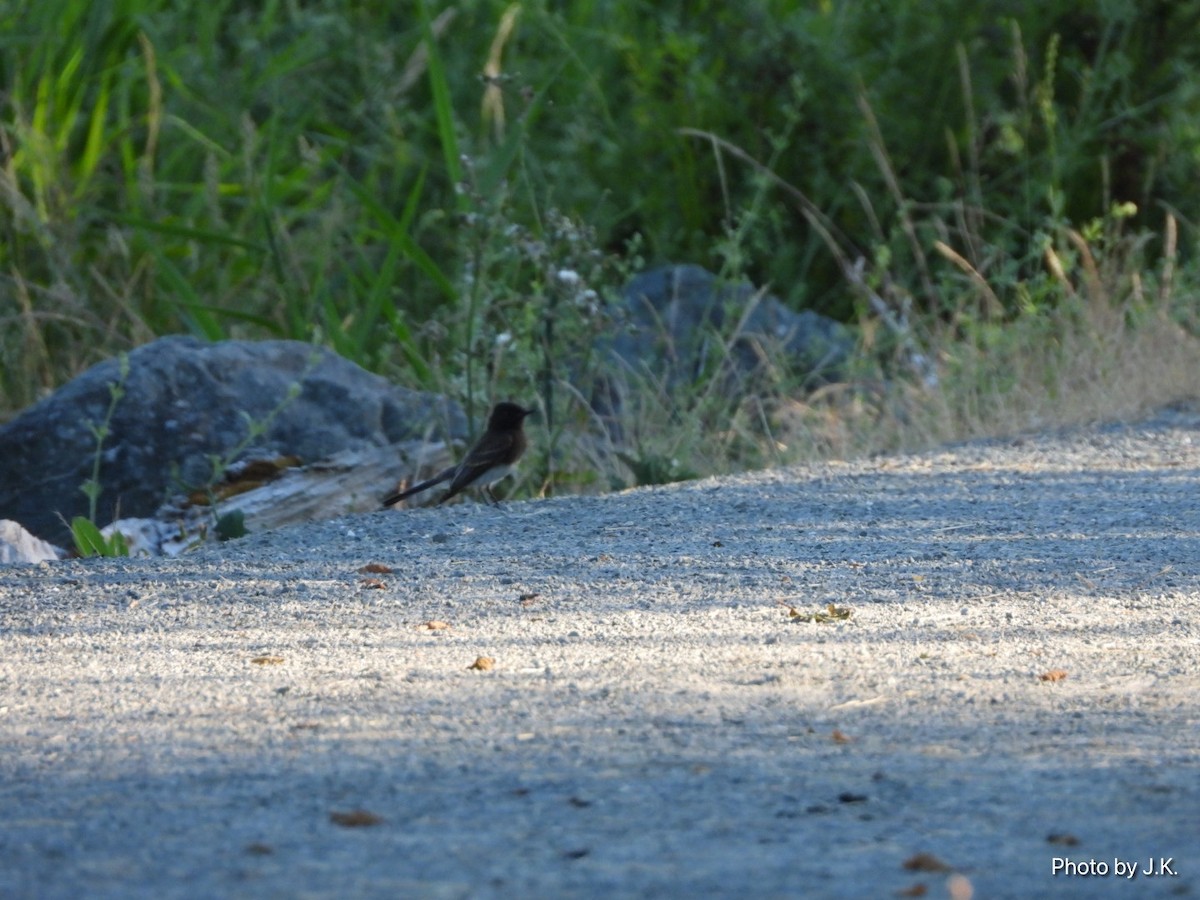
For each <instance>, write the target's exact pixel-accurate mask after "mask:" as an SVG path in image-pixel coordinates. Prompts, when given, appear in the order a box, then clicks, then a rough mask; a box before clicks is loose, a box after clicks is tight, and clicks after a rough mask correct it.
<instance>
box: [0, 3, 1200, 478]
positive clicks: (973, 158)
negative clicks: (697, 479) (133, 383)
mask: <svg viewBox="0 0 1200 900" xmlns="http://www.w3.org/2000/svg"><path fill="white" fill-rule="evenodd" d="M0 16H2V18H0V90H2V94H0V101H2V103H3V107H2V113H0V117H2V118H0V158H2V159H3V173H2V175H0V198H2V203H0V229H2V232H3V233H2V240H0V321H2V322H3V329H0V357H2V362H3V367H2V369H0V387H2V390H3V404H2V407H0V418H3V417H7V416H10V415H11V414H12V413H13V412H14V411H16V410H18V409H20V408H21V407H23V406H25V405H27V404H28V403H30V402H32V401H34V400H35V399H37V397H38V396H40V395H41V394H43V393H44V392H45V391H46V390H48V389H51V388H53V387H56V386H58V385H59V384H61V383H62V382H63V381H65V380H66V379H67V378H69V377H70V376H71V375H73V374H75V373H77V372H78V371H79V370H81V369H82V368H83V367H86V366H87V365H89V364H91V363H93V362H95V361H97V360H98V359H100V358H103V357H106V356H110V355H112V354H113V353H115V352H119V351H121V350H123V349H127V348H129V347H131V346H136V345H137V344H140V343H142V342H145V341H147V340H150V339H152V338H153V337H155V336H157V335H161V334H166V333H172V332H179V331H188V332H192V333H195V334H198V335H202V336H204V337H207V338H210V339H219V338H223V337H232V336H237V337H272V336H273V337H291V338H298V339H301V340H317V341H320V342H323V343H327V344H329V345H330V346H332V347H333V348H334V349H336V350H337V351H339V352H340V353H342V354H344V355H346V356H348V357H350V358H351V359H354V360H356V361H357V362H359V363H361V364H362V365H364V366H366V367H368V368H370V369H373V370H375V371H378V372H381V373H382V374H385V375H387V376H388V377H390V378H393V379H394V380H396V381H397V382H399V383H403V384H408V385H411V386H416V387H425V388H430V389H434V390H439V391H445V392H449V393H451V394H453V395H455V396H457V397H459V398H460V399H463V400H465V401H467V402H468V404H469V405H470V406H471V407H472V409H473V411H476V412H477V411H478V407H480V406H481V405H482V404H484V403H486V401H487V399H488V398H489V397H494V396H531V395H533V394H535V393H538V392H541V393H543V394H544V393H545V391H546V385H547V384H549V383H550V377H551V376H552V377H554V378H558V377H560V376H561V374H562V373H561V371H559V370H558V369H556V368H555V366H556V361H559V362H561V360H563V359H566V358H568V357H569V358H578V354H579V353H580V352H582V351H581V348H584V347H586V346H589V345H590V338H591V336H592V335H594V334H595V333H597V332H598V331H600V330H603V329H604V328H607V327H609V323H608V322H607V320H606V319H605V317H604V314H603V301H604V300H605V299H606V298H611V297H612V296H613V295H614V294H615V292H617V291H618V290H619V288H620V285H621V284H622V282H623V280H624V279H625V278H626V277H627V276H628V275H629V274H630V273H631V272H633V271H636V270H637V269H638V268H640V267H643V266H645V265H649V264H653V263H659V262H666V261H670V262H695V263H699V264H702V265H705V266H707V267H708V268H710V269H712V270H714V271H720V272H722V273H723V274H724V275H726V276H729V277H743V276H744V277H748V278H750V279H751V280H753V281H754V282H755V283H757V284H769V285H770V287H771V289H772V291H773V292H774V293H776V294H777V295H779V296H780V297H781V298H783V299H784V300H785V301H786V302H787V303H789V304H790V305H792V306H793V307H795V308H804V307H807V308H812V309H815V310H817V311H820V312H823V313H825V314H827V315H831V316H834V317H837V318H839V319H842V320H843V321H847V322H849V323H852V324H854V325H855V326H856V327H858V328H860V330H861V335H862V346H863V362H862V370H861V371H862V375H861V378H858V379H856V382H855V384H854V385H852V386H850V387H849V388H847V389H845V390H842V391H827V392H825V394H824V395H823V396H821V397H818V398H812V397H802V396H799V395H798V394H797V393H796V392H795V391H794V390H792V389H791V386H790V385H789V384H788V383H787V382H786V380H785V381H781V382H780V383H778V384H776V385H775V387H774V392H773V393H772V394H771V395H769V396H764V395H758V396H755V397H750V398H748V397H733V398H730V397H724V396H720V392H714V391H708V390H704V389H703V386H698V388H697V393H696V398H695V399H694V400H690V399H689V398H679V397H673V398H670V401H669V403H668V398H665V397H663V396H662V393H663V392H662V391H661V390H656V388H655V385H654V384H653V383H652V381H650V380H648V381H647V384H646V397H645V398H644V402H643V403H642V405H641V406H640V407H639V408H640V409H641V412H642V415H644V416H646V419H647V422H650V423H652V422H661V421H665V420H664V419H663V417H662V415H661V413H662V411H663V409H664V408H665V407H666V406H668V405H670V406H671V407H672V409H671V411H672V412H673V413H676V414H677V413H679V412H680V410H682V411H683V412H684V415H682V416H680V415H676V416H675V417H674V419H673V421H674V422H676V423H677V425H678V424H679V423H683V424H684V426H685V427H682V428H680V427H675V428H673V429H672V433H671V435H670V436H665V435H655V434H654V429H653V428H645V429H642V430H640V431H639V432H638V433H639V434H640V435H641V436H642V437H641V438H640V440H641V442H642V444H643V446H640V447H639V448H638V449H639V452H643V453H645V454H652V455H654V454H656V455H660V456H663V457H672V458H674V457H678V456H686V457H687V459H686V460H685V464H684V466H683V468H685V469H693V470H699V471H703V470H711V469H719V468H723V467H727V466H738V465H753V464H756V463H759V462H762V461H772V460H777V459H783V458H788V457H789V456H790V455H792V454H794V453H797V452H800V453H803V452H805V451H807V450H810V449H814V448H815V449H816V450H817V451H818V452H834V453H845V452H853V451H855V450H859V449H865V448H870V447H879V446H897V445H903V444H906V443H912V442H914V441H920V440H924V439H936V438H943V437H948V436H953V435H960V434H968V433H974V432H980V431H997V430H1004V429H1009V428H1014V427H1028V426H1029V425H1036V424H1043V423H1045V422H1047V421H1055V420H1064V419H1071V418H1079V417H1089V416H1096V415H1121V414H1126V413H1129V412H1131V411H1136V409H1138V408H1140V407H1142V406H1145V405H1148V404H1152V403H1156V402H1164V401H1166V400H1170V399H1176V398H1177V397H1179V396H1181V395H1185V394H1188V393H1191V392H1194V390H1195V387H1194V381H1193V379H1194V376H1193V375H1192V374H1191V369H1192V366H1191V365H1189V363H1190V361H1191V360H1192V359H1193V358H1194V351H1195V345H1194V341H1193V339H1192V337H1191V332H1192V330H1193V329H1194V327H1195V325H1196V321H1197V319H1196V310H1195V298H1196V265H1197V263H1196V259H1195V256H1196V252H1195V251H1196V248H1197V233H1196V223H1197V222H1200V208H1198V207H1200V193H1198V192H1197V191H1196V190H1195V184H1196V181H1197V176H1198V175H1200V77H1198V75H1200V41H1197V40H1196V35H1197V34H1200V2H1196V0H1170V2H1168V0H1156V2H1151V0H1147V2H1136V0H1104V2H1099V3H1095V4H1084V5H1080V4H1078V3H1075V2H1068V0H1046V2H1039V3H1031V2H1020V0H987V2H981V3H975V4H961V3H954V2H950V0H930V2H921V3H883V2H862V3H833V2H830V0H822V2H814V3H808V4H797V3H792V2H782V0H752V2H748V3H743V4H727V3H717V2H709V0H696V2H690V3H679V2H676V3H669V2H668V3H658V2H655V3H651V2H640V3H628V2H615V0H590V2H589V0H583V2H578V3H571V4H563V3H552V2H549V0H538V2H530V3H525V4H512V5H509V4H507V3H502V2H492V0H463V2H460V3H455V4H435V3H433V2H432V0H406V2H401V3H381V2H373V0H323V2H300V0H265V2H257V3H246V2H241V0H213V2H209V3H205V4H178V3H169V2H166V0H105V2H89V0H15V2H14V0H9V3H8V4H6V11H5V12H3V13H2V14H0ZM562 270H570V271H573V272H576V273H578V274H579V275H580V276H582V282H580V283H581V284H583V285H584V286H586V287H587V288H588V289H590V290H594V291H595V297H597V298H599V300H598V302H596V303H590V302H589V303H580V302H574V301H577V300H578V297H579V296H580V295H579V293H578V290H579V288H578V284H576V285H575V287H573V288H572V291H574V292H575V293H573V294H572V295H571V296H570V297H567V296H564V295H563V291H564V288H563V286H562V284H561V283H560V281H558V280H556V278H555V273H557V272H559V271H562ZM588 296H589V297H591V296H592V295H591V294H588ZM548 309H553V310H554V312H553V315H554V317H555V319H556V329H555V331H554V332H553V338H552V339H551V343H550V344H549V345H548V344H547V331H546V329H545V320H546V318H547V315H548V313H547V310H548ZM917 352H920V353H922V354H924V356H925V357H927V358H929V359H931V360H933V361H934V363H935V364H936V366H937V369H938V372H939V373H940V378H939V380H938V384H937V386H936V387H935V386H934V385H933V383H932V380H931V379H929V378H925V379H924V380H922V379H921V377H919V374H920V373H913V372H911V371H909V370H910V369H911V368H912V367H911V362H912V359H913V358H914V354H915V353H917ZM556 397H557V399H556V401H555V403H556V404H558V405H561V406H563V407H564V408H563V409H561V410H559V414H558V418H557V421H559V422H570V421H572V419H573V417H574V421H577V422H578V421H582V420H583V419H584V418H585V415H584V413H583V411H582V408H581V404H578V403H577V402H576V401H575V398H573V396H572V394H571V393H570V391H569V389H567V390H560V391H558V392H557V394H556ZM568 407H570V408H569V409H568ZM729 422H732V423H733V424H732V425H731V426H729V427H728V428H725V427H724V425H725V423H729ZM714 423H719V424H720V426H721V427H720V428H719V429H718V430H719V431H720V433H721V435H722V439H721V440H720V441H718V444H720V446H719V447H718V448H715V449H714V447H713V446H712V442H711V441H710V442H707V443H701V442H698V441H696V440H695V435H698V434H700V433H703V432H704V431H705V430H708V431H709V432H711V431H712V429H713V427H715V426H714ZM560 449H561V448H560ZM581 452H584V451H581ZM568 455H569V454H568ZM593 463H594V461H589V462H588V465H591V464H593ZM559 465H560V472H561V471H563V470H564V469H570V468H571V465H570V464H565V466H564V464H562V463H561V462H560V464H559ZM578 468H580V469H584V468H587V466H585V465H583V464H580V465H579V466H578Z"/></svg>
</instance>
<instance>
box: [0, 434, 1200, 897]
mask: <svg viewBox="0 0 1200 900" xmlns="http://www.w3.org/2000/svg"><path fill="white" fill-rule="evenodd" d="M382 487H385V486H381V488H382ZM1198 489H1200V417H1197V416H1195V415H1193V414H1190V413H1186V412H1171V413H1163V414H1162V415H1160V416H1158V417H1157V418H1155V419H1153V420H1151V421H1149V422H1145V423H1140V424H1137V425H1131V426H1108V427H1103V428H1095V429H1087V430H1080V431H1071V432H1065V433H1061V434H1055V435H1044V436H1038V437H1029V438H1023V439H1020V440H1016V441H1004V442H988V443H976V444H970V445H963V446H955V447H948V448H943V449H941V450H938V451H935V452H931V453H927V454H920V455H914V456H901V457H888V458H881V459H876V460H868V461H863V462H855V463H830V464H824V465H812V466H804V467H798V468H791V469H783V470H776V471H770V472H761V473H754V474H748V475H741V476H737V477H730V478H722V479H711V480H706V481H698V482H691V483H687V484H681V485H672V486H668V487H663V488H657V489H648V490H637V491H629V492H625V493H621V494H614V495H610V496H605V497H596V498H562V499H556V500H548V501H534V502H528V503H510V504H507V505H506V506H505V507H502V508H501V509H499V510H496V509H492V508H490V507H486V506H483V505H479V504H466V505H462V506H456V507H453V508H448V509H429V510H415V511H390V512H380V513H376V514H371V515H366V516H356V517H349V518H344V519H337V520H333V521H330V522H325V523H321V524H315V525H312V526H306V527H301V528H295V529H291V530H286V531H280V532H277V533H273V534H263V535H254V536H250V537H248V538H246V539H244V540H241V541H238V542H235V543H232V544H228V545H225V546H223V547H220V548H216V549H213V550H208V551H204V552H201V553H197V554H194V555H191V556H188V557H186V558H183V559H177V560H134V561H71V562H64V563H53V564H49V563H48V564H41V565H37V566H10V567H5V568H3V569H0V810H3V815H2V816H0V896H2V897H6V898H7V897H13V898H23V897H37V898H58V897H62V898H68V897H70V898H79V897H88V898H106V897H122V898H124V897H155V898H170V897H181V898H182V897H188V898H192V897H246V898H260V897H330V898H332V897H497V898H499V897H594V896H620V897H666V896H693V897H696V896H701V897H707V896H756V897H758V896H761V897H799V896H831V897H886V896H897V895H904V893H903V892H908V894H907V895H909V896H917V895H918V894H917V893H916V891H918V890H919V889H920V888H921V887H924V888H926V889H927V890H928V894H927V896H931V897H945V896H955V897H968V896H971V895H972V892H973V894H974V896H975V897H977V898H991V897H1034V896H1049V895H1054V896H1068V897H1069V896H1080V897H1084V896H1086V897H1093V896H1121V897H1139V898H1140V897H1173V896H1196V895H1197V894H1198V893H1200V713H1198V698H1200V690H1198V688H1200V545H1198V538H1200V514H1198V511H1197V496H1198ZM371 563H375V564H380V565H381V566H386V567H390V570H391V571H385V572H378V573H364V572H362V571H361V567H363V566H365V565H367V564H371ZM831 604H832V605H833V606H834V610H833V615H832V616H830V621H824V622H822V621H805V618H806V617H810V618H811V617H813V616H815V614H818V613H825V614H826V616H829V615H830V610H829V606H830V605H831ZM843 609H844V610H848V611H849V618H838V616H840V615H842V613H841V612H839V610H843ZM481 658H483V659H485V660H487V659H490V660H491V661H492V662H491V663H490V664H489V663H487V662H484V661H480V662H478V663H476V661H477V660H480V659H481ZM489 665H490V667H489ZM472 666H475V667H474V668H472ZM1160 859H1161V860H1167V859H1169V860H1170V862H1169V863H1168V864H1167V871H1164V872H1163V873H1162V874H1154V875H1146V874H1144V873H1143V872H1142V871H1141V870H1142V869H1144V868H1145V867H1146V866H1147V865H1148V863H1150V861H1154V864H1155V867H1156V868H1157V866H1158V861H1159V860H1160ZM1130 863H1132V864H1134V865H1135V866H1136V872H1135V876H1134V877H1133V878H1132V879H1129V878H1127V877H1125V874H1124V873H1125V869H1124V868H1123V867H1124V866H1125V865H1126V864H1130ZM1105 870H1107V874H1104V871H1105ZM1171 871H1173V872H1175V873H1176V874H1175V875H1171V874H1169V872H1171Z"/></svg>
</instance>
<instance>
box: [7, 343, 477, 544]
mask: <svg viewBox="0 0 1200 900" xmlns="http://www.w3.org/2000/svg"><path fill="white" fill-rule="evenodd" d="M128 362H129V373H128V376H127V377H126V378H125V380H124V391H125V393H124V396H123V398H122V399H121V400H120V401H119V402H118V403H117V405H116V409H115V413H114V415H113V418H112V421H111V423H110V432H109V436H108V437H107V439H106V440H105V441H104V445H103V451H102V454H101V463H100V485H101V494H100V501H99V508H98V511H97V517H96V518H97V520H98V521H97V524H98V525H105V524H106V523H108V522H109V521H111V520H112V519H115V518H117V517H118V516H121V517H133V516H152V515H153V514H154V512H155V511H156V510H157V509H158V507H159V505H160V504H161V503H162V502H163V501H164V500H165V499H166V498H167V497H168V496H169V495H171V494H174V493H176V492H178V491H181V490H185V489H190V488H195V487H197V486H203V485H205V484H208V483H209V482H211V481H212V479H213V463H212V459H213V458H214V457H216V458H220V459H224V458H225V457H227V456H228V455H230V454H231V453H233V454H235V455H236V457H237V458H239V459H240V458H246V457H248V456H265V455H276V454H278V455H292V456H297V457H299V458H300V459H301V460H302V461H304V462H313V461H317V460H322V459H326V458H328V457H331V456H333V455H334V454H336V453H339V452H341V451H345V450H359V449H365V448H373V447H380V446H384V445H389V444H395V443H399V442H402V441H411V440H414V439H417V438H420V437H422V436H424V435H426V434H427V433H429V432H431V431H432V432H433V436H436V437H443V438H445V437H450V438H456V439H458V438H462V437H464V436H465V433H466V422H465V418H464V416H463V414H462V412H461V410H459V409H458V407H457V406H455V405H453V404H451V403H449V402H447V401H445V400H443V399H440V398H437V397H435V396H433V395H430V394H422V393H418V392H415V391H409V390H405V389H403V388H398V387H395V386H393V385H392V384H390V383H389V382H387V381H386V380H384V379H383V378H380V377H378V376H377V375H372V374H371V373H369V372H367V371H365V370H364V369H361V368H360V367H358V366H356V365H355V364H353V363H351V362H349V361H348V360H345V359H343V358H342V357H340V356H338V355H336V354H335V353H333V352H331V351H329V350H324V349H320V348H315V347H313V346H311V345H309V344H304V343H300V342H296V341H261V342H251V341H223V342H220V343H216V344H210V343H204V342H202V341H199V340H197V339H195V338H191V337H168V338H162V339H160V340H157V341H155V342H154V343H151V344H147V345H145V346H143V347H139V348H138V349H136V350H134V351H132V352H131V353H130V354H129V356H128ZM120 382H121V373H120V367H119V361H118V360H116V359H112V360H108V361H106V362H103V363H100V364H99V365H96V366H94V367H92V368H91V369H89V370H88V371H86V372H84V373H83V374H82V375H80V376H79V377H78V378H76V379H75V380H73V381H71V382H70V383H68V384H66V385H65V386H63V387H62V388H61V389H60V390H59V391H57V392H56V393H54V394H53V395H52V396H50V397H48V398H47V399H45V400H43V401H42V402H40V403H38V404H37V405H35V406H32V407H30V408H29V409H27V410H25V411H24V412H22V413H21V414H20V415H18V416H17V417H16V418H15V419H13V420H12V421H11V422H9V423H8V424H7V425H5V426H3V427H2V428H0V460H2V461H3V466H0V519H13V520H15V521H17V522H19V523H21V524H22V525H23V526H24V527H25V528H27V529H28V530H29V531H31V532H33V533H34V534H35V535H37V536H39V537H41V538H44V539H46V540H49V541H53V542H55V543H58V544H62V545H64V546H70V543H71V536H70V532H69V529H68V528H67V526H66V524H65V522H69V521H70V520H71V518H72V517H73V516H76V515H87V513H88V500H87V497H86V496H85V495H84V494H83V492H82V491H81V490H80V488H81V486H82V485H83V484H84V483H85V482H86V481H87V480H88V479H89V478H90V477H91V474H92V465H93V461H94V459H95V454H96V438H95V436H94V434H93V433H92V430H91V428H90V427H89V424H90V423H93V424H96V425H99V424H100V423H101V422H103V421H104V417H105V413H106V411H107V409H108V407H109V403H110V399H111V394H110V386H111V385H113V384H118V383H120ZM291 391H296V395H295V397H294V398H293V399H291V400H290V401H289V400H288V396H289V392H291ZM251 423H263V424H265V426H266V430H265V433H263V434H262V436H261V437H259V438H257V439H256V440H253V441H251V442H249V444H248V445H247V446H245V447H241V446H240V445H242V444H243V443H244V442H246V441H247V437H248V435H249V434H250V427H251ZM379 487H380V491H381V493H386V492H387V490H388V488H389V485H386V484H381V485H380V486H379ZM64 520H65V521H64Z"/></svg>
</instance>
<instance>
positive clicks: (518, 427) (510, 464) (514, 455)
mask: <svg viewBox="0 0 1200 900" xmlns="http://www.w3.org/2000/svg"><path fill="white" fill-rule="evenodd" d="M532 413H533V410H532V409H526V408H525V407H523V406H519V405H518V404H516V403H511V402H509V401H504V402H503V403H497V404H496V405H495V406H494V407H492V411H491V414H490V415H489V416H488V423H487V430H485V431H484V432H483V436H482V437H480V438H479V440H478V441H477V442H476V443H475V446H474V447H472V448H471V449H470V451H468V453H467V455H466V456H464V457H463V459H462V462H460V463H459V464H458V465H456V466H451V467H450V468H448V469H443V470H442V471H441V472H438V474H436V475H434V476H433V477H432V478H430V479H428V480H426V481H422V482H421V483H420V484H415V485H413V486H412V487H410V488H407V489H405V490H403V491H397V492H396V493H394V494H392V495H390V496H389V497H387V499H385V500H384V501H383V505H384V506H385V507H387V506H391V505H392V504H393V503H398V502H400V501H401V500H403V499H404V498H406V497H411V496H412V495H413V494H419V493H420V492H421V491H426V490H429V488H431V487H434V486H436V485H439V484H442V483H443V482H445V481H449V482H450V486H449V487H448V488H446V493H444V494H442V497H441V499H440V500H438V503H445V502H446V501H447V500H449V499H450V498H451V497H453V496H454V495H455V494H458V493H459V492H461V491H463V490H465V489H466V488H469V487H478V488H482V489H483V493H484V495H485V496H486V497H487V499H488V500H490V501H491V502H492V504H493V505H498V504H499V501H497V500H496V495H495V494H493V493H492V485H493V484H495V483H496V482H497V481H499V480H500V479H501V478H504V477H506V476H508V475H511V474H512V473H513V470H514V469H515V468H516V465H517V460H519V459H520V458H521V455H522V454H523V453H524V452H525V448H526V447H527V446H529V441H528V440H527V439H526V437H525V430H524V427H523V426H524V424H525V417H526V416H528V415H530V414H532Z"/></svg>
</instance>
